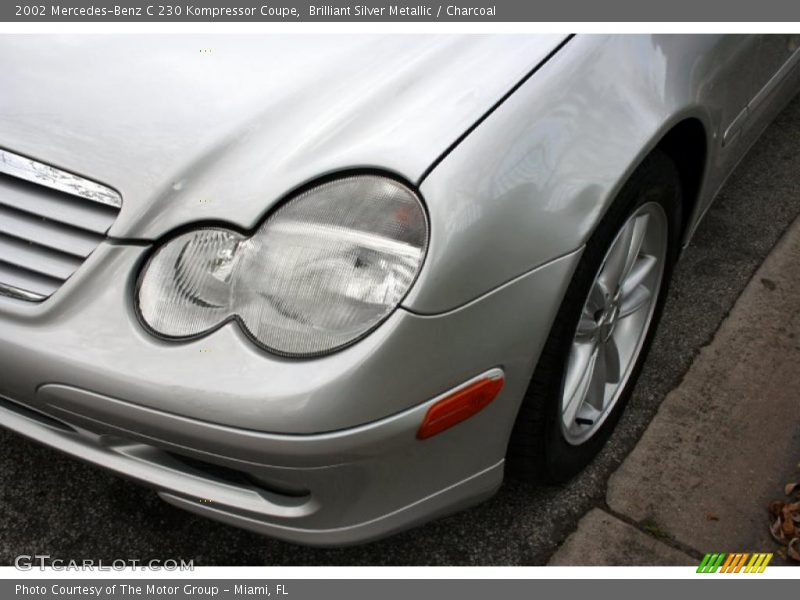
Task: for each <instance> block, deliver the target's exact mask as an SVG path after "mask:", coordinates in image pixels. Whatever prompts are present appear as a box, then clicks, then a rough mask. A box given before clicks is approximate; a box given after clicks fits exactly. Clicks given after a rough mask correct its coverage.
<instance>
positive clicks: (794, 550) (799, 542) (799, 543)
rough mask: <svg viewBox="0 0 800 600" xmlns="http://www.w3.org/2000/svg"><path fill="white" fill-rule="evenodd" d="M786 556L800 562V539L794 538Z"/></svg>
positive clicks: (787, 547)
mask: <svg viewBox="0 0 800 600" xmlns="http://www.w3.org/2000/svg"><path fill="white" fill-rule="evenodd" d="M786 550H787V551H786V554H787V555H788V556H789V558H791V559H792V560H794V561H797V562H800V538H794V539H793V540H792V541H791V542H789V545H788V546H786Z"/></svg>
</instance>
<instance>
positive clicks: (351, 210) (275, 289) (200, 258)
mask: <svg viewBox="0 0 800 600" xmlns="http://www.w3.org/2000/svg"><path fill="white" fill-rule="evenodd" d="M427 245H428V222H427V218H426V215H425V211H424V208H423V206H422V203H421V201H420V199H419V198H418V197H417V195H416V194H415V193H414V192H413V191H412V190H410V189H409V188H408V187H406V186H405V185H403V184H401V183H399V182H397V181H395V180H394V179H390V178H388V177H381V176H377V175H357V176H352V177H346V178H343V179H337V180H334V181H330V182H328V183H323V184H321V185H318V186H316V187H313V188H311V189H310V190H309V191H306V192H304V193H302V194H300V195H298V196H297V197H295V198H293V199H291V200H289V201H287V202H286V203H284V204H283V205H282V206H280V208H278V209H277V210H276V211H275V212H274V213H272V214H271V215H270V216H269V218H267V220H266V221H264V223H263V224H262V225H261V226H260V227H259V228H258V229H256V230H255V231H254V232H253V233H252V234H251V235H245V234H242V233H239V232H237V231H234V230H232V229H227V228H223V227H203V228H198V229H194V230H192V231H189V232H187V233H183V234H181V235H179V236H177V237H175V238H173V239H171V240H170V241H169V242H167V243H166V244H164V245H162V246H161V247H160V248H158V249H157V250H156V251H155V252H154V253H153V255H152V256H151V257H150V259H149V260H148V261H147V263H146V265H145V267H144V269H143V270H142V274H141V276H140V280H139V286H138V292H137V294H138V298H137V300H138V302H137V305H138V310H139V314H140V317H141V319H142V320H143V322H144V323H145V324H146V325H147V326H148V327H149V328H150V329H152V330H153V331H154V332H156V333H157V334H160V335H162V336H165V337H169V338H191V337H195V336H198V335H201V334H204V333H208V332H210V331H212V330H214V329H216V328H217V327H219V326H220V325H222V324H223V323H224V322H226V321H229V320H231V319H235V320H236V321H238V322H239V324H240V326H241V327H242V328H243V329H244V331H245V332H246V333H247V334H248V335H249V336H250V337H251V339H253V341H254V342H255V343H256V344H258V345H260V346H262V347H263V348H265V349H267V350H270V351H273V352H275V353H278V354H281V355H286V356H317V355H321V354H326V353H329V352H333V351H335V350H337V349H339V348H342V347H344V346H347V345H349V344H352V343H353V342H355V341H356V340H358V339H360V338H362V337H363V336H365V335H367V334H368V333H369V332H370V331H372V330H373V329H374V328H375V327H377V326H378V325H379V324H380V323H381V322H382V321H383V320H384V319H386V318H387V317H388V316H389V315H390V314H391V313H392V312H393V311H394V310H395V308H397V306H398V305H399V304H400V302H401V301H402V299H403V298H404V297H405V295H406V293H407V292H408V290H409V289H410V287H411V285H412V284H413V282H414V280H415V279H416V277H417V274H418V273H419V270H420V268H421V267H422V262H423V260H424V258H425V251H426V249H427Z"/></svg>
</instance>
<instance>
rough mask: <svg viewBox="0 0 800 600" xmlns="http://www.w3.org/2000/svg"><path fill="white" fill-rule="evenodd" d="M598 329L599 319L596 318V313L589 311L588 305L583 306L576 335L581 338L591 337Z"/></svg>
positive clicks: (587, 338)
mask: <svg viewBox="0 0 800 600" xmlns="http://www.w3.org/2000/svg"><path fill="white" fill-rule="evenodd" d="M596 331H597V321H595V320H594V315H592V314H591V313H590V312H589V309H588V307H586V306H584V307H583V312H582V313H581V318H580V320H579V321H578V328H577V330H576V331H575V337H576V338H581V340H589V339H591V338H592V337H593V336H594V334H595V332H596Z"/></svg>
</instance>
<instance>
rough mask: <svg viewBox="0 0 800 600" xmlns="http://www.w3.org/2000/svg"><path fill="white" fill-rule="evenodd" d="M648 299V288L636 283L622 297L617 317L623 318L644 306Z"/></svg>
mask: <svg viewBox="0 0 800 600" xmlns="http://www.w3.org/2000/svg"><path fill="white" fill-rule="evenodd" d="M649 300H650V290H649V289H647V288H646V287H644V286H643V285H637V286H636V287H635V288H634V289H633V290H632V291H631V292H630V294H628V295H627V296H626V297H624V298H623V299H622V304H621V305H620V307H619V318H620V319H624V318H625V317H627V316H630V315H632V314H633V313H635V312H636V311H637V310H639V309H640V308H642V307H643V306H646V305H647V303H648V301H649Z"/></svg>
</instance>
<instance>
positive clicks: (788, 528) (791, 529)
mask: <svg viewBox="0 0 800 600" xmlns="http://www.w3.org/2000/svg"><path fill="white" fill-rule="evenodd" d="M781 520H782V521H783V523H782V524H781V529H783V535H785V536H786V537H787V538H789V539H791V538H793V537H795V536H796V535H797V528H795V526H794V519H792V511H791V510H789V506H788V505H787V506H784V507H783V510H782V511H781Z"/></svg>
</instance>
